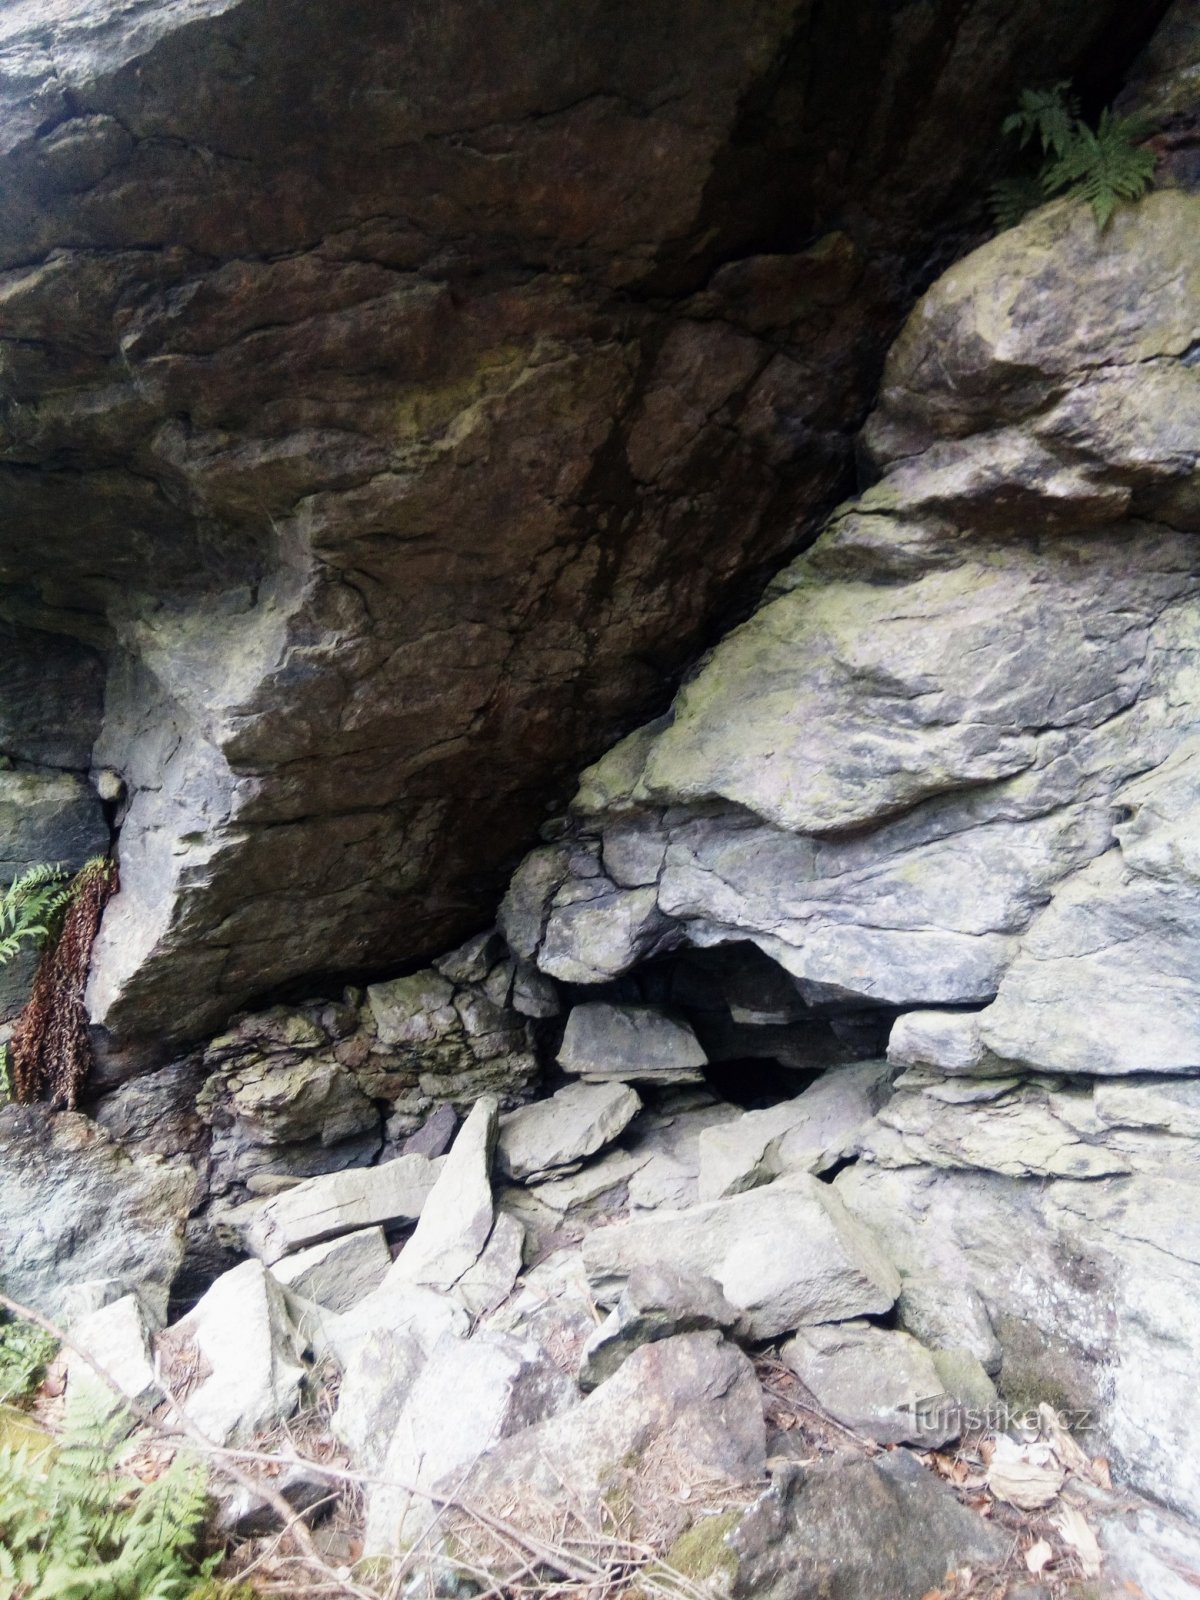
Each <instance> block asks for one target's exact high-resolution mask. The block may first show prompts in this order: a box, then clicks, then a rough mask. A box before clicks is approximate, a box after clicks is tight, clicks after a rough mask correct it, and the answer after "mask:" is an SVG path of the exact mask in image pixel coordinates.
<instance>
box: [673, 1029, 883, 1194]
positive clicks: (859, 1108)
mask: <svg viewBox="0 0 1200 1600" xmlns="http://www.w3.org/2000/svg"><path fill="white" fill-rule="evenodd" d="M890 1077H891V1069H890V1068H889V1067H888V1065H887V1063H886V1062H880V1061H863V1062H858V1063H855V1064H854V1065H852V1066H845V1067H831V1068H830V1069H829V1070H828V1071H827V1072H826V1073H825V1074H824V1075H823V1076H822V1077H821V1078H819V1079H818V1080H817V1082H816V1083H814V1084H813V1085H812V1086H811V1087H810V1088H808V1089H806V1090H805V1091H804V1092H803V1094H800V1095H797V1097H796V1098H795V1099H794V1100H784V1101H781V1102H780V1103H779V1104H778V1105H774V1106H769V1107H767V1108H765V1109H764V1110H761V1111H747V1112H744V1113H743V1115H742V1116H740V1117H738V1118H737V1119H736V1120H734V1121H729V1122H723V1123H720V1124H718V1125H717V1126H715V1127H712V1128H706V1129H705V1131H704V1132H703V1133H702V1134H701V1135H700V1177H699V1187H700V1198H701V1200H720V1199H722V1198H723V1197H724V1196H726V1195H731V1194H741V1193H742V1192H744V1191H745V1190H746V1189H753V1188H756V1187H757V1186H758V1185H759V1184H763V1183H769V1182H770V1181H771V1179H772V1178H777V1177H779V1176H780V1174H781V1173H784V1172H823V1171H824V1170H825V1169H826V1168H827V1167H830V1166H833V1165H834V1164H835V1163H836V1162H837V1161H839V1160H840V1159H841V1158H842V1157H843V1156H846V1155H849V1154H850V1153H851V1152H852V1150H853V1149H854V1146H855V1141H856V1139H857V1136H858V1134H859V1132H860V1130H861V1129H862V1128H863V1127H864V1125H865V1124H866V1123H867V1122H869V1121H870V1119H871V1117H872V1116H873V1115H874V1113H875V1112H876V1111H877V1110H878V1109H879V1108H880V1106H881V1105H882V1104H883V1103H884V1102H885V1101H886V1099H887V1097H888V1095H889V1093H890V1088H889V1080H890Z"/></svg>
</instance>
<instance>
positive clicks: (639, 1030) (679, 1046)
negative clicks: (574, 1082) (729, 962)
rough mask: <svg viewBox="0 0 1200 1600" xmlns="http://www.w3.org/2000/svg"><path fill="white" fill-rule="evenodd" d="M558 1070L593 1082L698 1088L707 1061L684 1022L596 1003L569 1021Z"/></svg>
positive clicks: (645, 1009) (653, 1011) (648, 1009)
mask: <svg viewBox="0 0 1200 1600" xmlns="http://www.w3.org/2000/svg"><path fill="white" fill-rule="evenodd" d="M558 1064H559V1066H560V1067H561V1068H562V1069H563V1071H564V1072H569V1073H571V1074H572V1075H574V1076H578V1077H581V1078H584V1079H585V1080H587V1081H590V1082H605V1081H608V1080H611V1079H617V1080H619V1081H621V1082H625V1083H699V1082H701V1081H702V1080H703V1077H704V1068H705V1067H706V1066H707V1065H708V1057H707V1055H706V1054H705V1053H704V1050H703V1048H702V1047H701V1044H700V1041H699V1040H698V1039H697V1038H696V1035H695V1032H694V1031H693V1029H692V1026H691V1024H690V1023H688V1022H685V1021H684V1020H683V1018H682V1017H673V1016H669V1015H668V1014H667V1013H666V1012H665V1011H660V1010H659V1009H658V1008H657V1007H656V1006H640V1005H612V1004H609V1003H608V1002H606V1001H601V1000H593V1001H589V1002H588V1003H587V1004H586V1005H582V1006H575V1007H574V1008H573V1010H572V1012H571V1015H570V1016H569V1017H568V1018H567V1026H566V1031H565V1032H564V1034H563V1042H562V1046H561V1048H560V1050H559V1052H558Z"/></svg>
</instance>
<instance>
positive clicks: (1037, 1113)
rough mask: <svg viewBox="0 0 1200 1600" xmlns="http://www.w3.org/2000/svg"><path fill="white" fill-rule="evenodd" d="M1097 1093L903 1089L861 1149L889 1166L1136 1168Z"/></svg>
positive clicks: (1071, 1171) (1060, 1172) (1078, 1171)
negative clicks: (1097, 1109) (1101, 1110)
mask: <svg viewBox="0 0 1200 1600" xmlns="http://www.w3.org/2000/svg"><path fill="white" fill-rule="evenodd" d="M1106 1133H1107V1130H1106V1129H1105V1128H1104V1127H1103V1126H1102V1125H1100V1124H1099V1123H1098V1121H1097V1119H1096V1117H1095V1113H1094V1111H1093V1107H1092V1097H1091V1095H1090V1093H1087V1092H1086V1091H1081V1090H1068V1089H1064V1090H1053V1089H1048V1088H1046V1087H1044V1086H1043V1085H1041V1084H1033V1083H1021V1084H1017V1085H1016V1086H1015V1087H1014V1086H1012V1084H1011V1080H1010V1081H1009V1082H1008V1083H1004V1082H1001V1083H1000V1084H999V1085H997V1086H996V1089H995V1090H992V1089H988V1088H985V1089H984V1092H983V1095H982V1097H979V1089H978V1088H976V1090H975V1092H974V1093H973V1094H971V1093H968V1094H967V1095H962V1094H960V1092H958V1090H957V1089H956V1090H954V1091H952V1093H951V1095H950V1096H949V1097H948V1098H947V1097H943V1095H942V1094H941V1093H940V1092H939V1085H938V1084H937V1083H936V1082H932V1083H928V1084H926V1085H925V1086H924V1087H922V1088H919V1089H915V1090H913V1089H909V1090H904V1089H900V1090H898V1092H897V1093H896V1094H895V1095H894V1096H893V1097H892V1099H891V1100H890V1101H889V1102H888V1104H887V1105H886V1106H885V1107H884V1108H883V1109H882V1110H881V1111H880V1113H879V1116H878V1122H877V1126H876V1127H874V1128H872V1129H869V1130H868V1131H867V1132H866V1133H864V1135H863V1137H862V1140H861V1145H862V1149H863V1151H864V1152H865V1153H866V1154H868V1155H869V1156H870V1157H871V1159H872V1160H874V1161H877V1162H880V1163H881V1164H883V1165H888V1166H905V1165H911V1164H912V1163H913V1162H914V1161H921V1162H927V1163H929V1164H930V1165H931V1166H938V1167H984V1168H987V1169H988V1170H990V1171H992V1172H1003V1173H1007V1174H1009V1175H1010V1176H1012V1177H1024V1176H1036V1177H1064V1178H1097V1177H1107V1176H1114V1175H1119V1174H1122V1173H1127V1172H1129V1171H1130V1161H1129V1159H1128V1158H1127V1157H1126V1156H1125V1155H1123V1154H1122V1153H1121V1152H1120V1151H1119V1150H1118V1149H1116V1148H1114V1146H1113V1144H1112V1142H1110V1140H1109V1139H1108V1138H1107V1137H1106Z"/></svg>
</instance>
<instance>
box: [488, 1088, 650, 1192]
mask: <svg viewBox="0 0 1200 1600" xmlns="http://www.w3.org/2000/svg"><path fill="white" fill-rule="evenodd" d="M641 1108H642V1102H641V1099H640V1098H639V1096H638V1094H637V1091H636V1090H634V1089H631V1088H630V1087H629V1085H628V1084H624V1083H570V1084H568V1085H567V1087H566V1088H565V1089H559V1090H558V1092H557V1093H556V1094H552V1095H551V1096H550V1098H549V1099H548V1100H535V1101H534V1103H533V1104H532V1105H528V1106H521V1107H520V1109H519V1110H517V1111H511V1112H509V1114H508V1115H507V1116H505V1117H502V1118H501V1119H500V1137H499V1141H498V1143H497V1146H496V1164H497V1166H498V1167H499V1168H500V1170H501V1171H502V1172H504V1173H507V1174H508V1176H509V1177H511V1178H516V1179H518V1180H521V1181H524V1182H530V1181H536V1180H538V1179H540V1178H546V1177H549V1176H552V1175H553V1174H554V1173H555V1172H556V1171H560V1170H561V1169H562V1168H564V1167H571V1166H574V1165H575V1163H577V1162H579V1161H583V1160H584V1159H585V1158H586V1157H587V1156H590V1155H594V1154H595V1153H596V1151H597V1150H602V1149H603V1148H604V1147H605V1145H608V1144H611V1143H612V1142H613V1140H614V1139H615V1138H617V1137H618V1135H619V1134H621V1133H622V1132H623V1131H624V1130H625V1128H627V1127H628V1126H629V1124H630V1122H632V1120H633V1118H634V1117H635V1116H636V1115H637V1114H638V1112H639V1111H640V1110H641Z"/></svg>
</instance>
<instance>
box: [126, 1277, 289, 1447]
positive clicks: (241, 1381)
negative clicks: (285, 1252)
mask: <svg viewBox="0 0 1200 1600" xmlns="http://www.w3.org/2000/svg"><path fill="white" fill-rule="evenodd" d="M157 1355H158V1359H159V1361H160V1362H161V1363H162V1365H163V1369H164V1372H165V1375H166V1379H167V1382H168V1384H169V1385H170V1387H171V1388H172V1390H174V1388H175V1383H174V1382H172V1378H173V1376H174V1375H175V1374H176V1373H179V1374H180V1375H181V1376H186V1377H187V1378H188V1379H189V1380H190V1383H189V1386H188V1387H187V1388H186V1389H185V1390H184V1392H183V1394H182V1396H181V1407H182V1409H183V1411H184V1412H185V1414H186V1415H187V1417H188V1418H189V1420H190V1421H191V1422H192V1423H193V1424H194V1425H195V1426H196V1427H197V1428H199V1430H200V1432H201V1433H203V1434H204V1435H205V1437H206V1438H208V1439H211V1440H212V1441H213V1442H214V1443H216V1444H221V1445H224V1444H230V1443H237V1444H244V1443H246V1442H248V1441H249V1440H250V1439H251V1438H252V1437H253V1435H254V1434H255V1433H256V1432H258V1430H259V1429H261V1428H267V1427H270V1426H271V1425H273V1424H274V1423H276V1422H280V1421H283V1420H284V1419H286V1418H287V1417H289V1416H291V1414H292V1412H293V1411H294V1410H295V1409H296V1406H297V1405H298V1404H299V1401H300V1392H301V1385H302V1383H303V1381H304V1368H303V1366H302V1364H301V1362H300V1341H299V1338H298V1336H297V1333H296V1330H295V1328H294V1327H293V1325H292V1322H291V1319H290V1317H289V1315H288V1311H287V1306H286V1303H285V1300H284V1294H283V1290H282V1289H281V1288H280V1287H279V1285H278V1284H277V1283H276V1282H275V1280H274V1279H273V1278H272V1277H271V1275H270V1273H269V1272H268V1271H267V1270H266V1268H265V1267H264V1266H263V1265H262V1263H261V1262H260V1261H243V1262H242V1264H241V1265H240V1266H238V1267H234V1269H233V1271H232V1272H227V1273H225V1275H224V1276H223V1277H221V1278H218V1279H217V1281H216V1283H214V1284H213V1286H212V1288H211V1289H209V1290H208V1292H207V1294H205V1295H204V1296H203V1298H202V1299H201V1300H200V1301H199V1302H198V1303H197V1305H195V1306H194V1307H193V1308H192V1310H191V1311H189V1312H188V1314H187V1316H186V1317H184V1318H183V1319H182V1321H180V1322H177V1323H174V1324H173V1325H172V1326H171V1328H169V1329H168V1330H167V1332H166V1333H165V1334H162V1335H160V1336H159V1341H158V1345H157ZM192 1385H194V1386H192Z"/></svg>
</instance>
